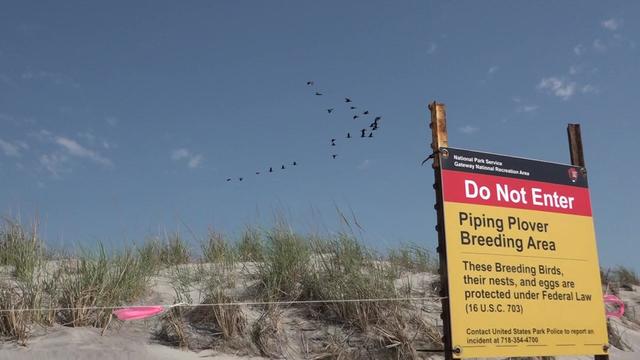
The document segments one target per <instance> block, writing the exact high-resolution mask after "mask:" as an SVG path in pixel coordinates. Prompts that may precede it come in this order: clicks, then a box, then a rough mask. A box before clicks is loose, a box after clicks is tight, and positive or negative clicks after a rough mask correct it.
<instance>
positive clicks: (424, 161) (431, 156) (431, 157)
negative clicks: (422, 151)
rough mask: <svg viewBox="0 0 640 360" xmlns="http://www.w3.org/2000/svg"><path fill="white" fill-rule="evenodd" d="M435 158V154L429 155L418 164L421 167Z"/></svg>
mask: <svg viewBox="0 0 640 360" xmlns="http://www.w3.org/2000/svg"><path fill="white" fill-rule="evenodd" d="M433 158H435V153H433V154H431V155H429V157H427V158H426V159H424V160H422V163H421V164H420V166H423V165H424V163H426V162H427V161H429V160H430V159H433Z"/></svg>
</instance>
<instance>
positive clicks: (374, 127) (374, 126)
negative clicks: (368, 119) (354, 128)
mask: <svg viewBox="0 0 640 360" xmlns="http://www.w3.org/2000/svg"><path fill="white" fill-rule="evenodd" d="M376 130H378V123H373V126H372V127H371V131H376Z"/></svg>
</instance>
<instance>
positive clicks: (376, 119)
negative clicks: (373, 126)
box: [373, 116, 382, 121]
mask: <svg viewBox="0 0 640 360" xmlns="http://www.w3.org/2000/svg"><path fill="white" fill-rule="evenodd" d="M381 119H382V117H380V116H376V118H375V119H373V121H379V120H381Z"/></svg>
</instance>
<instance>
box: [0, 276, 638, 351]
mask: <svg viewBox="0 0 640 360" xmlns="http://www.w3.org/2000/svg"><path fill="white" fill-rule="evenodd" d="M435 280H437V277H436V276H434V275H432V274H427V273H423V274H405V275H404V278H403V279H399V280H398V281H397V286H402V284H407V283H410V284H411V286H412V287H413V288H414V289H418V290H419V289H423V290H426V291H431V290H432V289H431V287H432V284H433V282H434V281H435ZM238 283H239V289H235V291H238V292H242V291H243V290H246V289H242V287H246V286H248V285H247V283H246V282H243V281H239V282H238ZM189 296H190V297H192V298H193V301H194V302H197V301H201V300H202V299H201V298H200V293H199V292H198V291H197V289H191V292H190V295H189ZM620 297H621V298H622V299H623V300H624V301H625V303H626V304H627V306H628V309H627V316H626V317H625V318H623V319H612V320H611V324H612V327H613V328H615V330H616V331H617V332H618V333H619V335H620V338H621V340H622V342H623V343H624V344H625V345H626V348H625V349H624V351H623V350H620V349H617V348H615V347H614V348H612V349H611V350H610V359H611V360H632V359H633V360H639V359H640V288H638V287H636V288H635V289H634V290H633V291H624V290H621V291H620ZM174 300H175V299H174V290H173V287H172V286H171V283H170V279H169V278H168V277H167V276H166V275H165V276H158V277H156V278H154V283H153V291H152V292H151V293H150V294H149V296H148V297H147V298H145V300H144V302H145V303H147V304H153V303H156V304H157V303H165V304H167V303H172V302H173V301H174ZM422 306H423V307H422V309H423V311H424V309H430V310H435V312H427V311H425V312H426V315H425V316H427V317H428V319H429V320H431V321H433V323H437V321H438V320H437V318H438V314H437V311H439V304H438V303H437V302H434V301H432V302H431V303H429V304H423V305H422ZM244 310H245V312H246V313H247V319H248V321H249V322H250V323H251V322H255V320H256V319H257V317H258V316H259V314H260V312H259V311H257V310H256V309H251V308H245V309H244ZM158 325H159V319H158V318H152V319H150V320H139V321H130V322H120V321H113V322H112V323H111V324H110V326H109V327H108V329H107V331H106V332H105V335H104V336H102V335H101V332H102V329H96V328H90V327H83V328H71V327H64V326H60V325H56V326H53V327H48V328H44V329H41V328H37V329H34V334H33V336H32V337H31V339H30V340H29V342H28V344H27V346H19V345H17V344H15V343H11V342H8V343H7V342H5V343H0V360H4V359H7V360H9V359H11V360H14V359H15V360H18V359H46V360H63V359H64V360H66V359H83V360H85V359H114V360H125V359H136V360H138V359H140V360H144V359H177V360H190V359H219V360H231V359H242V360H248V359H266V358H264V357H259V356H255V355H247V354H256V353H257V351H256V349H255V348H250V347H249V346H247V347H245V348H242V347H240V348H237V349H236V350H233V349H229V348H224V349H223V348H219V349H218V350H217V351H216V350H204V351H199V352H197V351H188V350H181V349H179V348H176V347H173V346H169V345H167V344H163V343H160V342H159V340H158V339H157V338H156V337H154V331H155V329H157V327H158ZM249 326H250V325H249ZM281 331H282V334H280V336H281V337H280V338H279V339H286V340H287V341H288V344H287V346H284V347H283V348H282V351H281V358H285V359H302V358H305V357H303V356H302V355H301V354H302V349H301V347H303V346H304V343H305V339H307V341H311V340H313V341H325V340H326V338H327V337H328V336H329V335H328V334H337V335H341V336H347V335H348V334H347V335H345V334H346V333H345V332H340V331H342V330H340V329H338V328H337V327H335V326H334V327H333V328H332V325H329V324H328V323H327V322H323V321H321V320H312V319H309V318H308V317H305V316H304V314H303V313H302V312H301V311H298V310H295V309H285V310H284V311H283V312H282V330H281ZM301 338H302V343H300V342H299V341H298V339H301ZM318 339H319V340H318ZM245 341H246V339H245ZM349 342H351V343H352V344H357V343H358V338H357V337H356V336H354V337H352V338H350V340H349ZM308 358H311V357H308ZM346 358H348V357H346ZM424 358H425V359H433V360H436V359H442V356H441V355H438V354H434V355H429V356H425V357H424ZM557 359H558V360H582V359H584V360H587V359H593V357H592V356H570V357H568V356H565V357H558V358H557Z"/></svg>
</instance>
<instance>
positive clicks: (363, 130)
mask: <svg viewBox="0 0 640 360" xmlns="http://www.w3.org/2000/svg"><path fill="white" fill-rule="evenodd" d="M360 131H362V134H360V137H364V136H365V135H364V133H365V131H367V129H362V130H360Z"/></svg>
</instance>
